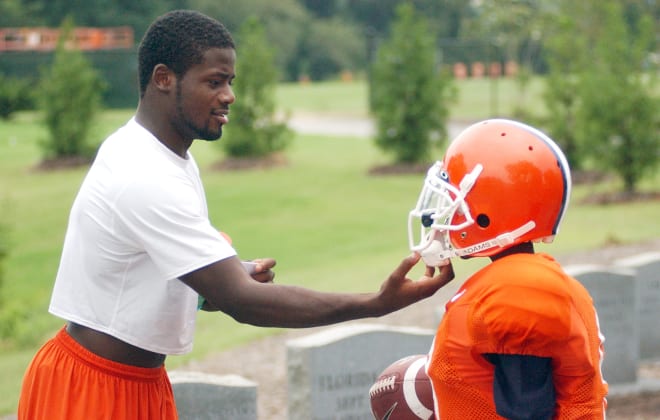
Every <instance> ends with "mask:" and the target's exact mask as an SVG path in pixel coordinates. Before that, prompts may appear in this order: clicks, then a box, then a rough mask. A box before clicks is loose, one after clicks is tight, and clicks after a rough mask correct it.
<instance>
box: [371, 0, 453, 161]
mask: <svg viewBox="0 0 660 420" xmlns="http://www.w3.org/2000/svg"><path fill="white" fill-rule="evenodd" d="M434 39H435V38H434V36H433V34H432V32H431V31H430V29H429V27H428V24H427V23H426V20H425V19H424V18H423V17H421V16H418V15H417V14H416V13H415V9H414V8H413V6H412V5H410V4H409V3H405V4H402V5H401V6H399V7H398V8H397V18H396V21H395V23H394V26H393V28H392V34H391V36H390V38H389V39H388V40H386V41H385V42H384V43H383V44H381V47H380V48H379V50H378V52H377V56H376V60H375V62H374V64H373V70H372V79H371V86H370V89H371V112H372V114H373V115H374V116H375V119H376V123H377V136H376V144H377V146H379V147H380V148H382V149H383V150H385V151H387V152H391V153H393V154H394V157H395V161H396V163H417V162H422V161H424V160H426V159H427V158H428V155H429V152H430V148H431V137H432V135H433V134H437V135H438V136H439V138H440V139H441V140H443V141H444V140H445V139H446V138H447V127H446V120H447V118H448V115H449V101H450V100H451V99H452V98H453V96H454V90H453V84H452V82H451V79H449V77H448V76H446V75H444V74H443V73H441V72H440V71H439V70H438V66H437V63H436V55H435V42H434Z"/></svg>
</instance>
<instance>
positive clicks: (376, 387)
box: [369, 375, 396, 397]
mask: <svg viewBox="0 0 660 420" xmlns="http://www.w3.org/2000/svg"><path fill="white" fill-rule="evenodd" d="M395 380H396V376H394V375H392V376H388V377H386V378H382V379H379V380H378V381H376V382H375V383H374V384H373V385H371V388H369V395H370V396H372V397H374V396H376V395H379V394H382V393H383V392H390V391H393V390H394V381H395Z"/></svg>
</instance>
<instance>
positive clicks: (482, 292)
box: [428, 254, 607, 420]
mask: <svg viewBox="0 0 660 420" xmlns="http://www.w3.org/2000/svg"><path fill="white" fill-rule="evenodd" d="M445 309H446V312H445V315H444V317H443V319H442V322H441V323H440V326H439V328H438V332H437V334H436V337H435V340H434V344H433V347H432V349H431V354H430V359H429V366H428V374H429V377H430V378H431V381H432V383H433V390H434V394H435V400H436V411H435V412H436V413H437V414H436V415H437V416H438V417H437V418H438V419H443V420H445V419H450V420H453V419H468V420H469V419H478V420H488V419H500V418H501V417H500V416H498V415H497V414H496V411H495V402H494V398H493V375H494V367H493V365H492V364H490V363H488V362H487V361H486V360H485V359H484V357H483V356H482V354H486V353H496V354H505V355H525V356H537V357H545V358H551V359H552V378H553V384H554V388H555V394H556V403H555V414H554V417H553V418H555V419H603V418H604V417H605V406H606V402H605V395H606V394H607V384H606V383H605V382H604V380H603V378H602V374H601V362H602V354H603V337H602V335H601V333H600V329H599V326H598V319H597V315H596V311H595V308H594V305H593V301H592V299H591V296H590V295H589V293H588V292H587V290H586V289H585V288H584V287H583V286H582V285H581V284H580V283H579V282H578V281H577V280H575V279H573V278H571V277H569V276H568V275H567V274H566V273H564V271H563V270H562V269H561V267H560V266H559V264H558V263H557V262H556V261H554V259H552V257H550V256H548V255H544V254H514V255H510V256H507V257H504V258H501V259H499V260H497V261H495V262H493V263H491V264H489V265H488V266H486V267H485V268H483V269H481V270H480V271H478V272H477V273H476V274H474V275H473V276H472V277H470V278H469V279H468V280H467V281H466V282H465V283H464V284H463V286H462V287H461V288H460V289H459V290H458V292H457V293H456V295H454V297H453V298H452V299H451V300H450V301H449V303H447V305H446V308H445Z"/></svg>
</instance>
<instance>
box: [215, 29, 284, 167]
mask: <svg viewBox="0 0 660 420" xmlns="http://www.w3.org/2000/svg"><path fill="white" fill-rule="evenodd" d="M237 49H238V50H239V51H240V59H239V60H237V65H236V74H237V77H236V81H235V82H234V92H235V94H236V98H237V100H236V103H234V104H233V105H232V111H231V123H230V124H229V125H228V126H227V128H226V133H225V136H224V138H223V140H222V141H221V142H220V145H222V147H223V149H224V150H225V153H226V154H227V155H228V156H231V157H263V156H267V155H270V154H272V153H274V152H277V151H281V150H283V149H284V148H285V147H286V146H287V145H288V143H289V138H290V136H289V130H288V128H287V126H286V124H285V123H283V122H276V121H275V118H274V114H275V99H274V93H275V86H276V83H277V70H276V68H275V64H274V62H273V49H272V48H271V47H270V46H269V45H268V41H267V39H266V35H265V32H264V28H263V26H262V25H261V23H259V21H258V20H257V19H256V18H255V17H251V18H248V20H246V21H245V23H244V24H243V25H242V26H241V29H240V31H239V33H238V38H237Z"/></svg>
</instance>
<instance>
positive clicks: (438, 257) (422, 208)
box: [408, 162, 483, 267]
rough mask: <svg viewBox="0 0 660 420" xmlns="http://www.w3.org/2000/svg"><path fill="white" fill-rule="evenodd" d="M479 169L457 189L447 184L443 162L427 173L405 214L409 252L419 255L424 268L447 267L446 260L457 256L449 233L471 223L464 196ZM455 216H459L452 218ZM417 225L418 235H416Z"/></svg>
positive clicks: (478, 167)
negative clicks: (419, 191) (413, 204)
mask: <svg viewBox="0 0 660 420" xmlns="http://www.w3.org/2000/svg"><path fill="white" fill-rule="evenodd" d="M482 170H483V167H482V166H481V165H476V166H475V168H474V169H473V170H472V172H470V173H468V174H466V175H465V177H464V178H463V179H462V180H461V182H460V183H459V184H458V188H456V187H455V186H454V185H452V184H451V183H450V180H449V175H448V174H447V172H446V171H445V170H444V168H443V164H442V162H436V163H435V164H434V165H433V166H432V167H431V168H430V169H429V170H428V172H427V175H426V178H425V179H424V184H423V185H422V191H421V193H420V195H419V199H418V200H417V206H416V207H415V208H414V209H412V210H411V211H410V213H409V214H408V242H409V246H410V249H411V250H412V251H415V252H418V253H420V255H421V256H422V259H423V260H424V263H425V264H426V265H429V266H434V267H437V266H442V265H446V264H448V263H449V258H451V257H455V256H457V255H459V254H457V253H456V250H455V249H454V247H453V246H452V244H451V241H450V239H449V232H450V231H456V230H460V229H465V228H466V227H468V226H470V225H472V224H473V223H474V219H473V218H472V215H471V213H470V208H469V206H468V204H467V203H466V202H465V196H466V195H467V194H468V192H469V191H470V189H472V186H473V185H474V183H475V182H476V180H477V178H478V177H479V174H480V173H481V171H482ZM457 215H459V216H462V217H455V216H457ZM458 220H461V221H460V222H458ZM455 223H457V224H455ZM417 224H419V234H418V236H416V235H415V232H416V231H417V228H416V226H417Z"/></svg>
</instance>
